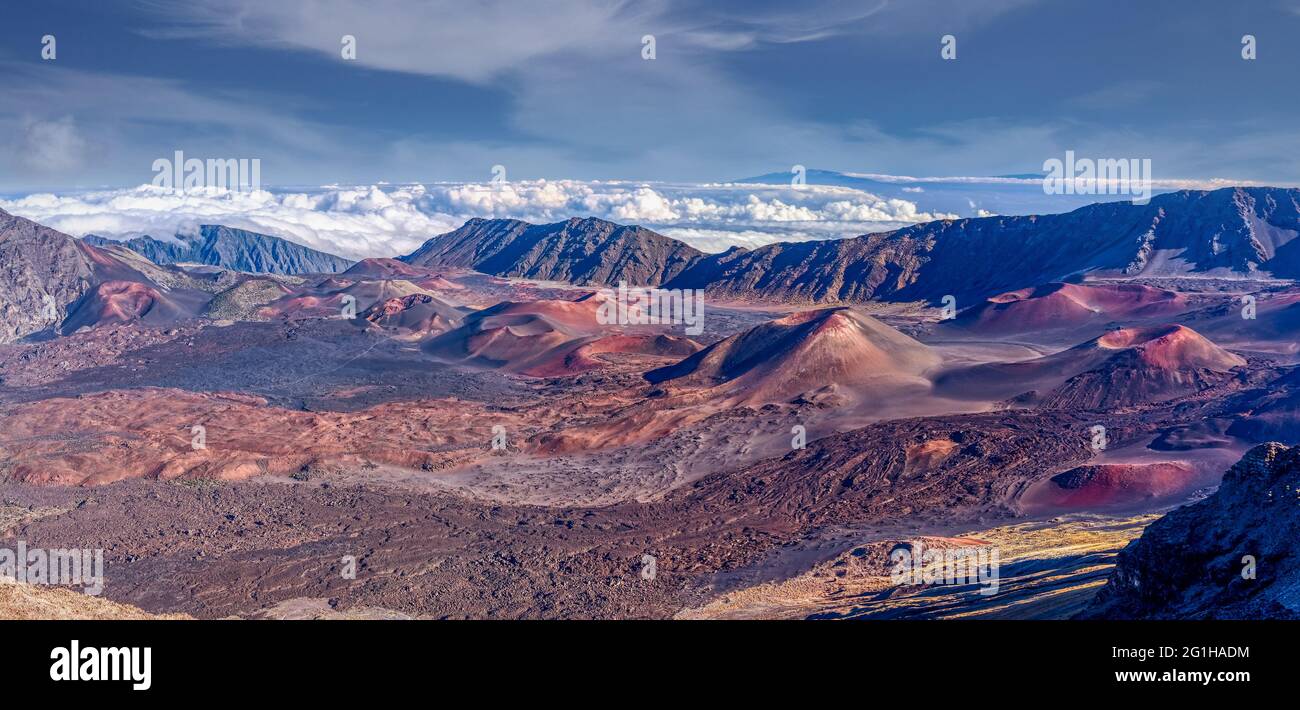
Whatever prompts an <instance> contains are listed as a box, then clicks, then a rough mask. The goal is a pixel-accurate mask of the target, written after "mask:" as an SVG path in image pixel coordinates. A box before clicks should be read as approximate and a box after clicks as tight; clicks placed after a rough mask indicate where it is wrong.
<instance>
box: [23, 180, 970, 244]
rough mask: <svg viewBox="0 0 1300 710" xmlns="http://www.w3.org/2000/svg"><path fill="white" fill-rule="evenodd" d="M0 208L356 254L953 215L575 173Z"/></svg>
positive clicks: (819, 189)
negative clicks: (515, 238)
mask: <svg viewBox="0 0 1300 710" xmlns="http://www.w3.org/2000/svg"><path fill="white" fill-rule="evenodd" d="M0 208H2V209H4V210H6V211H8V212H11V213H13V214H17V215H20V216H23V217H27V218H28V219H32V220H35V221H37V222H40V223H42V224H45V225H48V226H50V227H53V228H55V229H58V230H60V231H62V232H65V233H68V234H72V235H74V236H78V237H80V236H85V235H87V234H98V235H101V236H106V237H114V238H128V237H133V236H138V235H141V234H148V235H151V236H154V237H156V238H167V237H170V236H171V235H174V234H178V233H188V232H192V231H193V230H194V229H195V228H196V227H197V226H198V225H200V224H223V225H226V226H230V227H237V228H241V229H249V230H252V231H257V232H262V233H265V234H271V235H274V236H278V237H284V238H286V239H289V240H291V241H294V242H298V243H300V244H303V245H306V246H309V247H312V248H314V249H319V250H322V251H326V252H330V253H333V254H338V255H340V256H344V257H349V258H354V259H360V258H365V257H377V256H396V255H398V254H405V253H408V252H410V251H412V250H414V249H415V248H416V247H418V246H419V245H420V244H421V243H422V242H424V241H425V240H426V239H428V238H429V237H431V236H434V235H436V234H440V233H443V232H446V231H450V230H452V229H455V228H456V227H458V226H460V225H461V224H462V223H464V221H465V220H467V219H470V218H472V217H488V218H492V217H505V218H514V219H522V220H525V221H528V222H534V223H546V222H557V221H562V220H565V219H568V218H569V217H586V216H593V217H600V218H603V219H608V220H610V221H613V222H618V223H621V224H640V225H643V226H646V227H650V228H652V229H655V230H657V231H661V232H663V233H664V234H667V235H669V236H672V237H675V238H677V239H681V240H682V241H684V242H687V243H688V244H691V245H693V246H695V247H697V248H700V249H703V250H706V251H722V250H724V249H726V248H728V247H730V246H735V245H740V246H746V247H754V246H759V245H762V244H768V243H771V242H776V241H803V240H808V239H828V238H840V237H846V236H855V235H858V234H863V233H866V232H872V231H880V230H886V229H895V228H898V227H901V226H905V225H907V224H913V223H916V222H925V221H930V220H935V219H944V218H955V217H957V216H958V215H955V214H944V213H932V212H925V211H922V210H920V209H918V208H917V205H916V203H914V202H910V201H908V200H903V199H897V198H883V197H880V196H877V195H874V194H871V193H868V192H864V191H862V190H857V189H853V188H847V187H838V186H826V185H805V186H800V187H797V188H796V187H791V186H781V185H746V184H731V183H717V184H672V183H644V182H624V181H580V180H535V181H517V182H503V183H433V184H414V185H367V186H337V185H331V186H324V187H320V188H312V189H303V190H282V189H276V190H258V191H253V192H231V191H228V190H222V189H216V188H210V189H203V190H197V191H189V192H186V193H183V194H181V193H176V192H172V191H169V190H164V189H162V188H157V187H154V186H151V185H142V186H140V187H136V188H129V189H118V190H102V191H90V192H76V193H66V194H52V193H38V194H32V195H27V196H25V197H19V198H16V199H12V200H0Z"/></svg>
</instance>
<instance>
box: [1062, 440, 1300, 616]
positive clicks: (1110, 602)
mask: <svg viewBox="0 0 1300 710" xmlns="http://www.w3.org/2000/svg"><path fill="white" fill-rule="evenodd" d="M1297 539H1300V447H1292V448H1287V447H1286V446H1283V445H1282V444H1277V443H1269V444H1261V445H1259V446H1257V447H1255V448H1254V449H1251V450H1250V452H1249V453H1247V454H1246V456H1245V457H1243V458H1242V459H1241V461H1240V462H1238V463H1237V464H1236V465H1235V466H1233V467H1232V468H1231V469H1229V470H1228V472H1227V473H1226V474H1224V476H1223V483H1222V484H1221V485H1220V486H1219V490H1218V491H1216V492H1215V493H1214V494H1213V495H1211V496H1210V497H1208V498H1206V499H1205V500H1202V501H1200V502H1197V503H1193V504H1191V505H1186V506H1183V507H1181V508H1178V509H1177V510H1174V511H1173V512H1171V513H1169V514H1168V515H1166V516H1164V517H1163V518H1161V519H1159V520H1157V521H1156V522H1154V523H1152V524H1151V525H1150V526H1148V527H1147V529H1146V531H1145V532H1143V533H1142V537H1140V538H1138V539H1137V540H1135V541H1133V542H1132V543H1130V544H1129V546H1128V547H1126V548H1124V550H1123V551H1121V552H1120V554H1119V560H1118V562H1117V564H1116V566H1115V570H1114V571H1113V572H1112V573H1111V575H1110V578H1109V579H1108V580H1107V582H1106V586H1105V587H1103V588H1102V589H1101V591H1100V592H1099V593H1098V594H1097V597H1096V598H1095V599H1094V600H1093V602H1092V604H1091V605H1090V606H1089V607H1088V609H1086V610H1085V611H1084V612H1083V614H1081V616H1082V617H1084V618H1107V619H1298V618H1300V553H1297V550H1296V546H1295V541H1296V540H1297ZM1247 556H1249V557H1250V558H1253V560H1254V564H1255V566H1254V578H1253V579H1251V578H1248V577H1249V576H1250V575H1248V574H1244V571H1245V570H1247V569H1248V568H1247V564H1248V562H1249V560H1247V559H1246V558H1247Z"/></svg>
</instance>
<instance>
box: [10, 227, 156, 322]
mask: <svg viewBox="0 0 1300 710" xmlns="http://www.w3.org/2000/svg"><path fill="white" fill-rule="evenodd" d="M111 278H125V279H133V278H134V279H138V280H143V281H147V279H144V277H143V276H141V275H140V274H139V273H137V272H135V271H134V270H132V269H130V268H129V267H128V266H126V265H125V264H123V263H122V262H121V261H119V260H117V259H116V258H114V257H113V256H112V255H110V254H108V253H106V252H103V251H101V250H99V249H96V248H95V247H93V246H90V245H87V244H83V243H81V242H79V241H77V240H76V239H75V238H73V237H70V236H68V235H66V234H63V233H62V232H58V231H55V230H53V229H50V228H49V227H43V226H41V225H39V224H37V223H35V222H33V221H31V220H28V219H24V218H22V217H17V216H15V215H11V214H9V213H8V212H5V211H3V210H0V343H9V342H13V341H15V340H18V339H20V338H23V337H24V336H27V335H30V334H32V333H38V332H41V331H44V330H47V329H50V328H52V327H55V326H57V325H58V324H59V323H60V322H62V321H63V319H64V317H65V316H66V315H67V313H68V307H69V305H70V304H72V303H73V302H75V301H77V300H78V299H80V298H81V297H82V295H84V294H85V293H86V292H87V291H89V290H90V289H91V288H92V287H93V286H95V285H96V284H97V283H100V282H102V281H105V280H108V279H111Z"/></svg>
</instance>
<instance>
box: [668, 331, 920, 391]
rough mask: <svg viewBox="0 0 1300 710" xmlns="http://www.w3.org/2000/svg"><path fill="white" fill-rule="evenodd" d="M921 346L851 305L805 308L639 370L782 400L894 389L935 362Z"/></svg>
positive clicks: (676, 384) (916, 380)
mask: <svg viewBox="0 0 1300 710" xmlns="http://www.w3.org/2000/svg"><path fill="white" fill-rule="evenodd" d="M939 362H940V359H939V356H938V355H937V354H935V353H934V352H933V351H931V350H930V349H929V348H928V347H926V346H925V345H923V344H921V343H920V342H917V341H916V340H913V339H912V338H910V337H908V336H906V335H903V334H902V333H900V332H898V331H897V330H894V329H893V328H890V327H889V326H887V325H885V324H884V323H881V322H880V321H878V320H876V319H875V318H872V317H870V316H868V315H865V314H863V313H860V312H858V311H855V310H853V309H851V308H829V309H825V310H820V311H805V312H802V313H795V314H792V315H789V316H786V317H784V318H780V319H777V320H774V321H771V322H769V323H765V324H763V325H760V326H757V327H755V328H753V329H751V330H749V331H746V332H745V333H742V334H740V335H734V336H732V337H730V338H727V339H725V340H722V341H720V342H718V343H715V344H713V345H711V346H709V347H708V348H706V349H705V350H703V351H701V352H699V353H698V354H696V355H694V356H692V357H690V358H688V359H686V360H684V361H682V362H680V363H678V364H676V365H673V366H670V367H665V368H662V369H659V370H654V371H651V372H648V373H646V379H647V380H649V381H651V382H654V383H659V384H662V385H664V386H666V387H672V388H683V387H701V386H704V387H714V388H716V389H717V391H718V393H719V396H722V397H724V398H726V399H728V400H732V401H736V402H747V403H760V402H782V401H788V400H790V399H791V398H793V397H796V396H798V395H800V394H803V393H805V392H813V391H817V390H822V389H824V388H828V387H834V388H835V389H836V390H837V391H839V392H841V393H854V391H855V390H861V389H864V388H870V387H873V386H875V387H880V386H884V387H887V388H896V387H898V386H899V385H900V384H904V383H907V382H909V381H910V382H911V383H913V384H915V385H919V386H920V388H921V389H923V390H925V389H928V388H929V383H928V382H927V381H924V380H922V379H921V377H920V376H921V375H922V374H924V373H926V372H927V371H929V370H931V369H934V368H935V367H937V366H938V365H939Z"/></svg>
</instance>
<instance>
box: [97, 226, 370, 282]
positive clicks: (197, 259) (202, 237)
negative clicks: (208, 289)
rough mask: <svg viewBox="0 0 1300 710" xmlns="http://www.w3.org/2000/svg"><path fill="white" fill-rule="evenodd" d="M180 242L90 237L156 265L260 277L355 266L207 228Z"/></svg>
mask: <svg viewBox="0 0 1300 710" xmlns="http://www.w3.org/2000/svg"><path fill="white" fill-rule="evenodd" d="M176 240H177V241H163V240H160V239H154V238H153V237H149V236H143V237H136V238H135V239H128V240H126V241H118V240H114V239H105V238H104V237H99V236H95V235H93V234H88V235H86V237H85V241H86V242H89V243H90V244H93V245H95V246H109V245H115V244H120V245H122V246H124V247H127V248H128V249H131V250H132V251H135V252H138V253H140V254H143V255H144V256H146V257H148V259H149V260H150V261H152V262H154V263H155V264H162V265H166V264H204V265H207V266H221V267H225V268H227V269H234V270H235V271H245V272H249V273H256V274H263V273H269V274H333V273H338V272H340V271H345V270H346V269H348V267H350V266H352V264H353V262H351V261H349V260H347V259H344V258H343V257H339V256H334V255H333V254H327V253H325V252H323V251H316V250H315V249H310V248H308V247H305V246H302V245H301V244H295V243H294V242H291V241H289V240H287V239H281V238H279V237H272V236H270V235H267V234H259V233H257V232H249V231H247V230H243V229H233V228H231V227H223V226H221V225H214V224H205V225H203V226H202V227H200V228H199V233H198V234H193V235H184V234H178V235H176Z"/></svg>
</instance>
